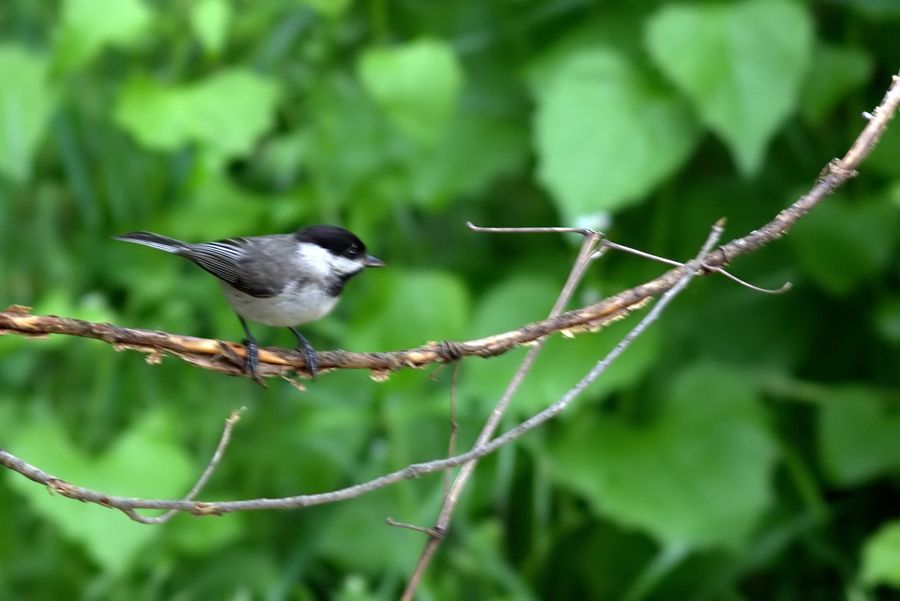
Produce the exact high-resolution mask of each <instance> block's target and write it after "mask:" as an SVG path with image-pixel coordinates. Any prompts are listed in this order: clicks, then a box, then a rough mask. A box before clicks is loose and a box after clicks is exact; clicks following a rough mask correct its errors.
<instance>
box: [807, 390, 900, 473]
mask: <svg viewBox="0 0 900 601" xmlns="http://www.w3.org/2000/svg"><path fill="white" fill-rule="evenodd" d="M818 439H819V456H820V457H821V459H822V463H823V465H824V466H825V468H826V470H827V472H828V474H829V476H830V478H831V479H832V480H833V481H834V482H836V483H837V484H840V485H843V486H856V485H859V484H861V483H863V482H866V481H867V480H871V479H872V478H875V477H877V476H880V475H882V474H885V473H889V472H891V471H893V470H896V469H898V468H900V444H898V443H897V441H898V440H900V413H898V412H897V411H892V410H891V408H890V407H889V405H888V404H887V403H885V402H884V401H882V399H880V398H879V397H878V395H876V394H875V393H874V392H872V391H870V390H868V389H866V388H862V387H853V388H843V389H840V388H839V389H834V390H829V391H827V392H826V394H825V397H824V398H823V399H822V406H821V410H820V412H819V419H818Z"/></svg>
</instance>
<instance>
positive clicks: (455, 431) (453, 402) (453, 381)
mask: <svg viewBox="0 0 900 601" xmlns="http://www.w3.org/2000/svg"><path fill="white" fill-rule="evenodd" d="M460 369H462V361H457V362H456V365H455V366H454V367H453V375H452V376H451V377H450V437H449V440H448V441H447V457H453V455H455V454H456V438H457V436H458V435H459V422H458V421H457V419H456V406H457V394H458V392H459V389H458V383H459V371H460ZM449 487H450V472H444V496H445V497H446V496H447V490H448V489H449Z"/></svg>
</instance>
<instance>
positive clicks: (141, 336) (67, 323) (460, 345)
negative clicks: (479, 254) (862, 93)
mask: <svg viewBox="0 0 900 601" xmlns="http://www.w3.org/2000/svg"><path fill="white" fill-rule="evenodd" d="M898 104H900V75H894V76H893V78H892V84H891V87H890V89H889V90H888V92H887V93H886V94H885V96H884V98H883V100H882V101H881V103H880V104H879V105H878V107H876V108H875V110H874V111H873V112H872V113H867V118H868V123H867V124H866V127H865V128H864V129H863V131H862V132H861V133H860V135H859V136H858V137H857V139H856V141H855V142H854V143H853V145H852V146H851V148H850V150H849V151H847V154H845V155H844V157H843V158H840V159H834V160H832V161H831V162H830V163H828V165H827V166H826V167H825V168H824V169H823V170H822V172H821V173H820V174H819V177H818V179H817V180H816V183H815V184H814V185H813V187H812V188H811V189H810V191H809V192H808V193H807V194H805V195H804V196H802V197H801V198H800V199H798V200H797V201H796V202H794V203H793V204H792V205H791V206H789V207H787V208H786V209H784V210H783V211H781V212H780V213H778V215H776V216H775V218H774V219H772V220H771V221H770V222H769V223H767V224H765V225H763V226H762V227H760V228H759V229H756V230H753V231H752V232H750V233H749V234H747V235H746V236H743V237H741V238H735V239H734V240H731V241H730V242H728V243H726V244H724V245H722V246H720V247H719V248H717V249H715V250H713V251H712V252H710V253H708V254H707V256H705V257H704V258H703V266H704V269H705V270H707V271H715V270H716V269H718V268H721V267H724V266H725V265H727V264H728V263H730V262H731V261H733V260H734V259H735V258H737V257H740V256H742V255H746V254H748V253H751V252H753V251H756V250H758V249H760V248H762V247H763V246H765V245H766V244H769V243H770V242H774V241H775V240H778V239H779V238H781V237H782V236H784V235H785V234H786V233H787V232H788V231H790V229H791V228H792V227H793V226H794V224H796V223H797V221H799V220H800V219H801V218H802V217H803V216H804V215H806V213H808V212H809V211H810V210H811V209H812V208H813V207H814V206H815V205H817V204H818V203H819V202H821V201H822V200H823V199H824V198H825V197H827V196H828V195H830V194H831V193H832V192H834V190H836V189H837V188H839V187H840V186H841V185H843V184H844V183H845V182H846V181H847V180H849V179H851V178H853V177H855V176H856V169H857V167H859V165H860V164H861V163H862V161H863V160H864V159H865V158H866V157H867V156H868V155H869V153H870V152H871V151H872V149H873V148H874V147H875V145H876V144H877V143H878V140H879V139H880V138H881V135H882V134H883V133H884V130H885V129H886V128H887V126H888V123H889V122H890V120H891V119H892V118H893V116H894V114H895V113H896V112H897V107H898ZM560 231H579V230H574V229H571V228H563V229H562V230H560ZM683 274H684V267H676V268H674V269H671V270H669V271H667V272H666V273H664V274H663V275H661V276H659V277H658V278H656V279H653V280H650V281H648V282H645V283H643V284H640V285H638V286H635V287H633V288H629V289H628V290H625V291H623V292H620V293H618V294H616V295H614V296H611V297H609V298H606V299H604V300H602V301H600V302H598V303H595V304H592V305H587V306H584V307H581V308H579V309H575V310H572V311H568V312H566V313H562V314H560V315H557V316H555V317H550V318H548V319H545V320H542V321H537V322H534V323H531V324H528V325H526V326H523V327H521V328H519V329H517V330H511V331H509V332H504V333H501V334H495V335H493V336H487V337H485V338H478V339H475V340H468V341H464V342H429V343H427V344H425V345H423V346H420V347H418V348H414V349H407V350H401V351H394V352H384V353H352V352H347V351H324V352H320V353H318V356H319V363H320V369H321V370H323V371H324V370H329V369H370V370H373V371H374V372H376V374H377V375H383V374H384V373H387V372H392V371H397V370H399V369H402V368H404V367H423V366H425V365H428V364H430V363H437V362H450V361H455V360H457V359H460V358H462V357H469V356H478V357H493V356H495V355H500V354H502V353H505V352H506V351H508V350H510V349H512V348H515V347H518V346H521V345H523V344H528V343H530V342H534V341H535V340H538V339H540V338H542V337H544V336H547V335H548V334H552V333H554V332H562V331H569V332H573V333H574V332H579V331H584V330H595V329H597V328H599V327H602V326H603V325H605V324H607V323H609V322H610V321H614V320H616V319H619V318H622V317H624V316H626V315H627V314H628V313H630V312H631V311H633V310H634V309H635V308H637V307H640V306H641V305H643V304H644V303H645V302H647V301H648V300H649V299H650V298H653V297H655V296H658V295H659V294H661V293H663V292H665V291H666V290H668V289H670V288H671V287H672V286H674V285H675V282H677V281H678V280H679V279H680V278H681V276H682V275H683ZM0 334H17V335H20V336H35V337H41V336H45V335H47V334H65V335H68V336H79V337H82V338H94V339H96V340H102V341H103V342H106V343H108V344H111V345H112V346H113V347H114V348H116V349H132V350H138V351H142V352H145V353H149V354H150V356H149V359H148V360H149V361H151V362H158V361H159V360H160V359H161V358H162V356H163V355H164V354H169V355H173V356H176V357H179V358H181V359H183V360H185V361H187V362H189V363H192V364H194V365H198V366H200V367H203V368H205V369H210V370H213V371H219V372H224V373H229V374H234V375H245V374H244V372H243V357H244V356H245V353H246V348H245V347H244V346H243V345H240V344H236V343H233V342H223V341H220V340H212V339H207V338H196V337H193V336H181V335H178V334H170V333H168V332H160V331H152V330H138V329H131V328H122V327H118V326H114V325H112V324H108V323H94V322H89V321H83V320H80V319H72V318H67V317H56V316H52V315H32V314H30V313H29V311H28V308H27V307H22V306H13V307H10V308H9V309H7V310H5V311H3V312H0ZM259 362H260V365H259V374H260V375H261V376H281V377H286V378H289V377H290V376H292V375H294V374H296V373H306V372H305V369H306V364H305V361H304V358H303V355H302V354H300V353H295V352H291V351H287V350H284V349H279V348H272V347H267V348H264V349H260V353H259Z"/></svg>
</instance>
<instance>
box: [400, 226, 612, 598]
mask: <svg viewBox="0 0 900 601" xmlns="http://www.w3.org/2000/svg"><path fill="white" fill-rule="evenodd" d="M470 227H472V226H471V225H470ZM473 229H474V228H473ZM580 233H583V234H584V236H585V238H584V241H583V242H582V243H581V249H580V250H579V251H578V256H577V257H576V259H575V263H574V264H573V265H572V270H571V271H570V272H569V277H568V278H567V279H566V283H565V284H564V285H563V289H562V291H561V292H560V293H559V296H558V297H557V299H556V302H555V303H554V304H553V308H552V309H551V310H550V315H549V317H555V316H556V315H559V314H560V313H562V311H563V309H565V307H566V305H567V304H568V302H569V300H570V299H571V298H572V295H573V294H574V293H575V289H576V288H577V287H578V284H579V283H580V282H581V278H582V277H583V276H584V272H585V270H586V269H587V267H588V265H590V263H591V260H592V258H593V257H592V256H593V254H594V249H595V248H596V247H597V245H598V244H599V243H600V241H601V238H600V235H599V234H597V233H595V232H592V231H587V230H586V231H584V232H580ZM546 340H547V338H546V337H545V338H541V339H539V340H537V342H536V343H535V345H534V346H532V347H531V348H530V349H529V350H528V354H526V355H525V358H524V359H523V360H522V363H520V364H519V367H518V369H516V372H515V373H514V374H513V377H512V379H511V380H510V381H509V384H508V385H507V387H506V389H505V390H504V391H503V394H502V395H501V396H500V400H499V401H497V404H496V405H495V406H494V409H493V410H492V411H491V414H490V415H489V416H488V419H487V421H485V424H484V426H483V427H482V429H481V432H480V433H479V435H478V438H477V439H476V441H475V444H474V445H473V447H472V448H476V447H481V446H484V445H485V444H487V443H488V442H490V440H491V438H492V437H493V435H494V432H496V431H497V427H498V426H499V425H500V420H501V419H502V418H503V415H504V414H505V413H506V410H507V408H508V407H509V403H510V401H511V400H512V397H513V395H515V393H516V391H518V390H519V387H520V386H521V385H522V382H523V381H524V380H525V376H526V375H527V374H528V372H529V370H530V369H531V367H532V365H534V362H535V360H536V359H537V356H538V355H539V354H540V352H541V349H542V348H543V346H544V343H545V342H546ZM476 465H477V460H473V461H470V462H468V463H465V464H463V466H462V468H461V469H460V470H459V474H457V476H456V479H455V480H454V481H453V484H452V485H451V486H450V489H449V490H448V491H447V493H446V495H445V497H444V503H443V505H442V506H441V512H440V514H439V515H438V519H437V521H436V522H435V524H434V526H433V527H432V528H431V530H430V534H431V536H430V537H429V539H428V541H427V542H426V543H425V548H424V549H423V550H422V554H421V556H420V557H419V561H418V563H417V565H416V568H415V570H414V571H413V574H412V576H410V579H409V582H408V583H407V585H406V589H405V590H404V591H403V596H402V597H401V599H403V600H404V601H408V600H411V599H412V596H413V594H415V591H416V589H417V588H418V586H419V582H420V581H421V579H422V575H423V574H424V573H425V570H426V569H427V567H428V564H429V563H431V558H432V557H433V556H434V554H435V552H436V551H437V549H438V547H439V546H440V544H441V541H442V540H443V535H444V533H445V532H446V531H447V528H448V527H449V525H450V520H451V518H452V516H453V511H454V510H455V509H456V506H457V505H458V504H459V499H460V495H461V493H462V491H463V489H464V488H465V486H466V484H467V483H468V481H469V478H471V477H472V473H473V472H474V471H475V466H476Z"/></svg>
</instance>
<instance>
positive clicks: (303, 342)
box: [288, 328, 319, 379]
mask: <svg viewBox="0 0 900 601" xmlns="http://www.w3.org/2000/svg"><path fill="white" fill-rule="evenodd" d="M288 329H289V330H290V331H291V332H293V334H294V336H296V337H297V352H298V353H303V358H304V359H306V370H307V371H308V372H309V377H310V378H313V379H314V378H315V377H316V373H317V372H318V371H319V356H318V355H317V354H316V349H314V348H313V347H312V345H311V344H310V343H309V340H307V339H306V336H304V335H303V334H301V333H300V332H299V331H298V330H297V328H288Z"/></svg>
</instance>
